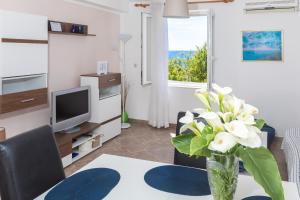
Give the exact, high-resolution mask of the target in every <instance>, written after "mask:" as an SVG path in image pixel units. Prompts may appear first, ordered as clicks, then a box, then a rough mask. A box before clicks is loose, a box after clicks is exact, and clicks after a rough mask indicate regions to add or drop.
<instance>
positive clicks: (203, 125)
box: [196, 122, 205, 132]
mask: <svg viewBox="0 0 300 200" xmlns="http://www.w3.org/2000/svg"><path fill="white" fill-rule="evenodd" d="M196 126H197V128H198V129H199V130H200V131H201V132H202V131H203V129H204V128H205V124H204V123H203V122H198V123H196Z"/></svg>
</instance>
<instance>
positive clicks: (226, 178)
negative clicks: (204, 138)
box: [207, 153, 239, 200]
mask: <svg viewBox="0 0 300 200" xmlns="http://www.w3.org/2000/svg"><path fill="white" fill-rule="evenodd" d="M207 172H208V181H209V186H210V190H211V194H212V196H213V198H214V200H233V199H234V195H235V191H236V186H237V181H238V174H239V159H238V158H237V157H235V156H234V155H223V154H217V153H212V154H211V157H209V158H208V159H207Z"/></svg>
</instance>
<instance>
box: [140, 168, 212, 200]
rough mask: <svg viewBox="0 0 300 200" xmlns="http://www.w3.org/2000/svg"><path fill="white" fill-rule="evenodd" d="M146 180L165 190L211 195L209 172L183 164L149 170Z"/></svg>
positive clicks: (152, 185)
mask: <svg viewBox="0 0 300 200" xmlns="http://www.w3.org/2000/svg"><path fill="white" fill-rule="evenodd" d="M144 180H145V182H146V183H147V184H148V185H149V186H151V187H153V188H155V189H157V190H161V191H164V192H169V193H173V194H181V195H188V196H205V195H210V194H211V193H210V188H209V184H208V178H207V172H206V171H203V170H200V169H195V168H188V167H181V166H171V165H170V166H161V167H156V168H153V169H151V170H149V171H148V172H147V173H146V174H145V177H144Z"/></svg>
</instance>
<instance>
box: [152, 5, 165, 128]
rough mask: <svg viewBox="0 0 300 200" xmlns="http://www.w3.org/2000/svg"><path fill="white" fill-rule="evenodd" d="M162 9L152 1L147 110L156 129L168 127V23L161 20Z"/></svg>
mask: <svg viewBox="0 0 300 200" xmlns="http://www.w3.org/2000/svg"><path fill="white" fill-rule="evenodd" d="M163 7H164V4H163V1H160V0H158V1H155V2H154V1H152V4H151V14H152V22H151V28H152V31H151V34H152V37H151V40H152V43H151V47H152V48H151V78H152V89H151V99H150V108H149V124H150V125H151V126H153V127H156V128H168V127H169V104H168V101H169V99H168V23H167V20H166V19H165V18H163Z"/></svg>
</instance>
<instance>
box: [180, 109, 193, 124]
mask: <svg viewBox="0 0 300 200" xmlns="http://www.w3.org/2000/svg"><path fill="white" fill-rule="evenodd" d="M193 121H194V114H193V113H191V112H190V111H187V112H186V113H185V116H184V117H182V118H180V119H179V122H180V123H183V124H190V123H192V122H193Z"/></svg>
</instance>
